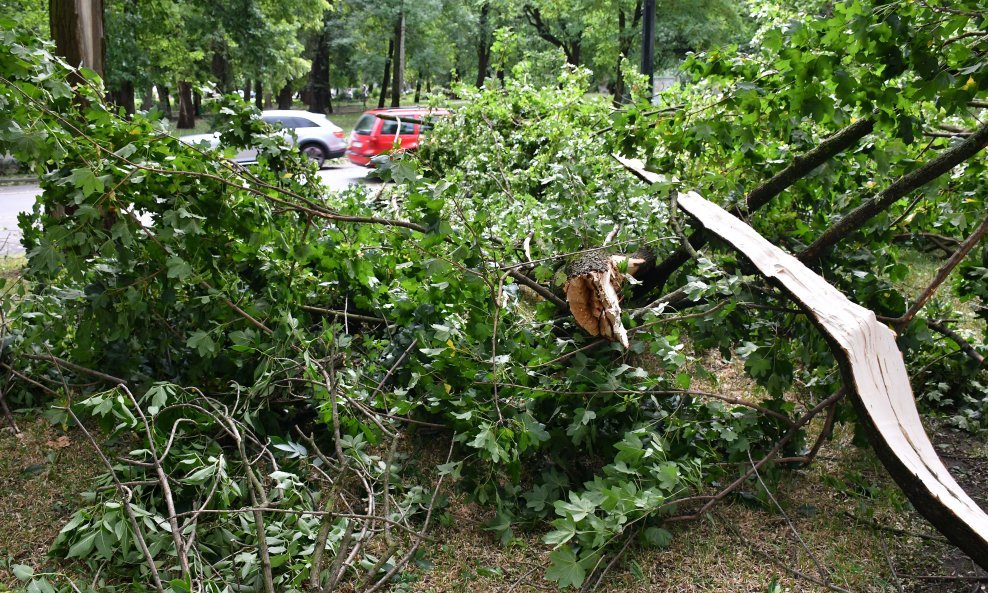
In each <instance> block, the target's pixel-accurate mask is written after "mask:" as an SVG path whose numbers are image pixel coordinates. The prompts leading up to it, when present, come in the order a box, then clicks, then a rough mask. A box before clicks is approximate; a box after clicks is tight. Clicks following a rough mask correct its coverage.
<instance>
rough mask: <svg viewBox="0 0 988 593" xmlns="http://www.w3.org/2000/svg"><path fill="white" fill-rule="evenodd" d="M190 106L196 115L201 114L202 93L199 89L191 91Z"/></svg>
mask: <svg viewBox="0 0 988 593" xmlns="http://www.w3.org/2000/svg"><path fill="white" fill-rule="evenodd" d="M192 107H193V110H194V111H195V114H196V117H199V116H201V115H202V95H201V94H200V93H199V91H196V92H194V93H192Z"/></svg>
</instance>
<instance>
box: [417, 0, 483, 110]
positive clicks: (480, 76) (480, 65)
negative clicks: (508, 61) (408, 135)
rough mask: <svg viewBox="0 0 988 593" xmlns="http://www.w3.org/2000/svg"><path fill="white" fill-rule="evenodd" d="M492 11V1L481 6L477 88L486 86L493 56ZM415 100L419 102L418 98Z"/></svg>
mask: <svg viewBox="0 0 988 593" xmlns="http://www.w3.org/2000/svg"><path fill="white" fill-rule="evenodd" d="M490 12H491V5H490V3H488V2H484V3H483V5H481V7H480V26H479V29H480V31H479V39H478V40H477V83H476V86H477V88H480V87H482V86H484V79H486V78H487V68H488V65H489V63H490V58H491V32H490ZM415 102H416V103H417V102H418V99H416V100H415Z"/></svg>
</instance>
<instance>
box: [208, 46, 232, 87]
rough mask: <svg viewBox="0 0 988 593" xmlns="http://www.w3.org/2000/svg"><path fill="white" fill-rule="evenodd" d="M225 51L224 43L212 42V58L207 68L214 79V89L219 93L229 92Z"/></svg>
mask: <svg viewBox="0 0 988 593" xmlns="http://www.w3.org/2000/svg"><path fill="white" fill-rule="evenodd" d="M226 51H227V49H226V44H225V43H223V42H218V43H216V44H214V48H213V59H212V62H211V63H210V68H209V69H210V71H211V72H212V74H213V80H215V81H216V90H218V91H219V92H220V94H221V95H225V94H227V93H229V92H230V65H229V62H228V61H227V59H226Z"/></svg>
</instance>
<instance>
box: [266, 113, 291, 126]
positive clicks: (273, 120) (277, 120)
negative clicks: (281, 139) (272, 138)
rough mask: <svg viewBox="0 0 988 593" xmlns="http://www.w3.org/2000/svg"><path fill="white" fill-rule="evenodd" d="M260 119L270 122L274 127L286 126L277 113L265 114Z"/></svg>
mask: <svg viewBox="0 0 988 593" xmlns="http://www.w3.org/2000/svg"><path fill="white" fill-rule="evenodd" d="M261 119H263V120H264V121H266V122H267V123H269V124H271V125H272V126H274V127H276V128H284V127H287V126H286V125H285V122H284V120H283V118H281V117H278V116H277V115H266V116H264V117H262V118H261Z"/></svg>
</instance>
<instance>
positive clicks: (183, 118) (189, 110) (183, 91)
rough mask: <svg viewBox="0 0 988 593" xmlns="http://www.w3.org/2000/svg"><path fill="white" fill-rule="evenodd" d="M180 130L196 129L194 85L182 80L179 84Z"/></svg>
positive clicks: (178, 124) (178, 125)
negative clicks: (193, 97) (193, 98)
mask: <svg viewBox="0 0 988 593" xmlns="http://www.w3.org/2000/svg"><path fill="white" fill-rule="evenodd" d="M176 127H177V128H178V129H180V130H191V129H192V128H194V127H196V111H195V105H194V104H193V100H192V84H191V83H189V82H188V81H185V80H182V81H179V83H178V122H177V124H176Z"/></svg>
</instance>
